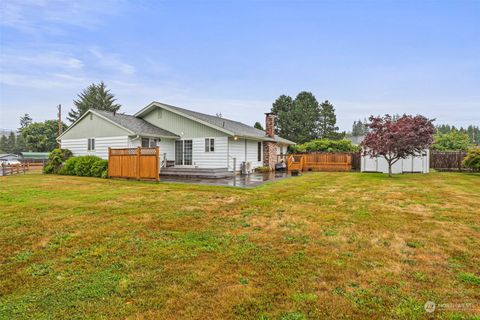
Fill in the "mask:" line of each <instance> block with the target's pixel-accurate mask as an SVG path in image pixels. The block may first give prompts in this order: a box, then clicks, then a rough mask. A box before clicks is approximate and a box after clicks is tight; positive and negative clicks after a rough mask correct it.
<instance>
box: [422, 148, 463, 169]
mask: <svg viewBox="0 0 480 320" xmlns="http://www.w3.org/2000/svg"><path fill="white" fill-rule="evenodd" d="M466 155H467V153H466V152H465V151H433V150H432V151H430V168H431V169H435V170H438V171H470V170H471V169H469V168H466V167H464V166H463V159H464V158H465V156H466Z"/></svg>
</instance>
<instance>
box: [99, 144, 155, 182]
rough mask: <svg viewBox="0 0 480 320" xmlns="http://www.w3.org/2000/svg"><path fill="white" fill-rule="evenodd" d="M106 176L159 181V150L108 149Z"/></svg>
mask: <svg viewBox="0 0 480 320" xmlns="http://www.w3.org/2000/svg"><path fill="white" fill-rule="evenodd" d="M108 176H109V177H111V178H128V179H137V180H156V181H159V179H160V148H159V147H155V148H140V147H138V148H124V149H112V148H108Z"/></svg>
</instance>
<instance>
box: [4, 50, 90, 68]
mask: <svg viewBox="0 0 480 320" xmlns="http://www.w3.org/2000/svg"><path fill="white" fill-rule="evenodd" d="M18 51H20V52H16V53H14V52H12V53H7V54H1V55H0V65H2V68H13V67H20V66H21V67H27V66H28V67H32V66H35V67H53V68H62V69H63V68H66V69H81V68H82V67H83V66H84V63H83V62H82V60H80V59H77V58H75V57H72V56H70V55H68V54H65V53H60V52H41V53H30V54H24V53H23V52H24V51H25V50H18Z"/></svg>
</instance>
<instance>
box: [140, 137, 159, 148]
mask: <svg viewBox="0 0 480 320" xmlns="http://www.w3.org/2000/svg"><path fill="white" fill-rule="evenodd" d="M157 141H158V139H153V138H142V148H155V147H156V146H157Z"/></svg>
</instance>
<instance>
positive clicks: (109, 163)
mask: <svg viewBox="0 0 480 320" xmlns="http://www.w3.org/2000/svg"><path fill="white" fill-rule="evenodd" d="M111 154H112V148H111V147H108V167H107V176H108V177H109V178H111V176H110V167H111V164H112V163H111V162H110V155H111Z"/></svg>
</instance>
